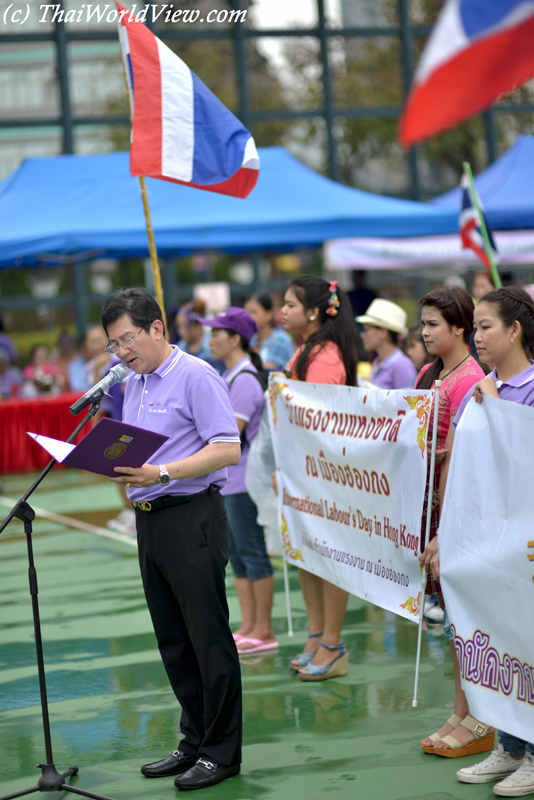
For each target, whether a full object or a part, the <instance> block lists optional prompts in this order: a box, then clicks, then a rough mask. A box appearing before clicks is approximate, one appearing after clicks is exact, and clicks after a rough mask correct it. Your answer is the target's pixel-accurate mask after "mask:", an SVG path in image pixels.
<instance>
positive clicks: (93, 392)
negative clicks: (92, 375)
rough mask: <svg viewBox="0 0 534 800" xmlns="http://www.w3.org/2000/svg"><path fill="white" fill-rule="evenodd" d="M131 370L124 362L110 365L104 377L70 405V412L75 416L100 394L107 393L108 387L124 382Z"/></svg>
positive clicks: (96, 399) (99, 396)
mask: <svg viewBox="0 0 534 800" xmlns="http://www.w3.org/2000/svg"><path fill="white" fill-rule="evenodd" d="M131 372H132V370H131V369H130V367H127V366H126V364H115V366H114V367H111V369H110V371H109V372H108V374H107V375H106V377H105V378H102V380H101V381H99V382H98V383H97V384H95V385H94V386H93V388H92V389H89V391H88V392H86V393H85V394H84V395H83V397H80V399H79V400H76V402H75V403H73V404H72V405H71V407H70V409H69V411H70V413H71V414H73V415H74V416H76V414H79V413H80V411H81V410H82V409H84V408H85V407H86V406H88V405H90V404H91V403H96V402H97V401H98V400H100V398H101V397H102V395H103V394H107V393H108V389H110V388H111V387H112V386H114V385H115V384H116V383H124V381H125V380H128V378H129V376H130V373H131Z"/></svg>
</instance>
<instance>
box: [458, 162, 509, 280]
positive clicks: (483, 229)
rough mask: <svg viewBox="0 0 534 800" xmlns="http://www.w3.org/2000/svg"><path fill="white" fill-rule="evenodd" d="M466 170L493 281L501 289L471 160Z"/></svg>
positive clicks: (465, 163) (465, 165) (465, 164)
mask: <svg viewBox="0 0 534 800" xmlns="http://www.w3.org/2000/svg"><path fill="white" fill-rule="evenodd" d="M464 172H465V174H466V175H467V179H468V181H469V188H470V189H471V197H472V198H473V203H474V204H475V208H476V210H477V214H478V218H479V220H480V230H481V232H482V238H483V239H484V249H485V251H486V255H487V257H488V261H489V263H490V270H491V276H492V278H493V283H494V285H495V288H496V289H500V288H501V286H502V283H501V277H500V275H499V273H498V271H497V267H496V266H495V261H494V260H493V252H492V249H491V245H490V240H489V236H488V230H487V228H486V221H485V219H484V214H483V213H482V209H481V208H480V203H479V202H478V194H477V191H476V189H475V182H474V180H473V173H472V172H471V164H470V163H469V161H464Z"/></svg>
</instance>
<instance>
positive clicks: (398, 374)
mask: <svg viewBox="0 0 534 800" xmlns="http://www.w3.org/2000/svg"><path fill="white" fill-rule="evenodd" d="M356 322H359V323H360V324H361V325H362V326H363V327H362V341H363V346H364V347H365V349H366V350H367V352H374V353H376V358H375V359H374V361H373V368H372V370H371V374H370V375H369V380H370V381H371V382H372V383H374V385H375V386H376V387H378V388H379V389H409V388H410V387H411V386H413V383H414V380H415V378H416V376H417V371H416V369H415V367H414V365H413V364H412V362H411V361H410V359H409V358H408V356H405V355H404V353H403V352H402V351H401V350H400V349H399V347H398V346H397V337H398V335H399V333H403V334H404V333H406V311H404V309H402V308H401V307H400V306H398V305H397V304H396V303H392V302H391V300H382V298H380V297H377V298H376V300H373V302H372V303H371V305H370V306H369V308H368V309H367V311H366V312H365V314H364V315H363V317H356Z"/></svg>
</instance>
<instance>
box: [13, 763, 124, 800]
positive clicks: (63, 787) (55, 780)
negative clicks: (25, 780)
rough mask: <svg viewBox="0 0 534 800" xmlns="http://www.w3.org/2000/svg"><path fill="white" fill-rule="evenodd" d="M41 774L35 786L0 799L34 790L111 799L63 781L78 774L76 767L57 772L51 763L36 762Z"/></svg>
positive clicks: (105, 799) (31, 792)
mask: <svg viewBox="0 0 534 800" xmlns="http://www.w3.org/2000/svg"><path fill="white" fill-rule="evenodd" d="M37 766H38V767H39V769H41V770H42V772H43V774H42V775H41V777H40V778H39V782H38V784H37V786H31V787H30V788H29V789H22V791H20V792H15V793H14V794H6V795H4V796H3V797H0V800H13V798H15V797H23V796H24V795H26V794H33V793H34V792H73V793H74V794H80V795H82V796H83V797H93V798H94V799H95V800H112V798H111V797H107V796H106V795H104V794H94V792H86V791H84V790H83V789H78V788H77V787H76V786H69V784H68V783H65V778H68V777H70V775H77V774H78V767H76V766H74V767H69V768H68V770H66V771H65V772H58V771H57V769H56V768H55V766H54V765H53V764H37Z"/></svg>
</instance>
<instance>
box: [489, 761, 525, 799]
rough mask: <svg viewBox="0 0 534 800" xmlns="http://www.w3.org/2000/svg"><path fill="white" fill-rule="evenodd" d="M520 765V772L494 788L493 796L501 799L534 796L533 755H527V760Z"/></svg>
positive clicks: (516, 772)
mask: <svg viewBox="0 0 534 800" xmlns="http://www.w3.org/2000/svg"><path fill="white" fill-rule="evenodd" d="M519 763H520V764H521V766H520V767H519V769H518V770H516V771H515V772H513V773H512V774H511V775H509V776H508V777H507V778H505V779H504V780H503V781H501V782H500V783H498V784H497V785H496V786H494V787H493V794H496V795H498V796H499V797H524V796H525V795H527V794H534V756H533V755H532V753H525V758H524V759H523V761H522V762H519Z"/></svg>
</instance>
